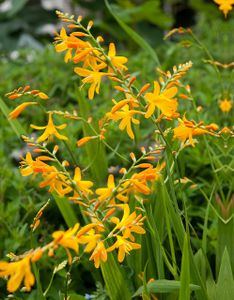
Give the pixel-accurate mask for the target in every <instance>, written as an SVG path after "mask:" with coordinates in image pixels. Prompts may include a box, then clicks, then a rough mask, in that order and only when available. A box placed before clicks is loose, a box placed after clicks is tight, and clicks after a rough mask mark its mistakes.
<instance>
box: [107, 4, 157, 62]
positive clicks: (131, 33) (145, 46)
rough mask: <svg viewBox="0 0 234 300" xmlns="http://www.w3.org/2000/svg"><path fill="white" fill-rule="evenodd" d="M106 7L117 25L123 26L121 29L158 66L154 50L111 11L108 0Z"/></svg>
mask: <svg viewBox="0 0 234 300" xmlns="http://www.w3.org/2000/svg"><path fill="white" fill-rule="evenodd" d="M105 4H106V7H107V8H108V10H109V12H110V13H111V15H112V16H113V17H114V18H115V20H116V21H117V22H118V23H119V25H120V26H121V27H122V28H123V30H124V31H125V32H126V33H127V34H128V35H129V37H130V38H131V39H133V40H134V41H135V42H136V43H137V44H138V45H139V46H140V47H141V48H142V49H144V50H145V51H147V52H148V54H149V55H150V56H151V57H152V59H153V60H154V62H155V63H156V64H157V66H160V62H159V59H158V56H157V54H156V52H155V50H154V49H153V48H152V47H151V46H150V45H149V44H148V43H147V42H146V41H145V40H144V39H143V38H142V37H141V36H140V35H139V34H138V33H136V32H135V31H134V30H132V29H131V28H130V27H129V26H128V25H127V24H125V23H124V22H123V21H122V20H121V19H120V18H119V17H118V16H117V14H116V13H115V12H114V11H113V9H112V7H111V5H110V4H109V2H108V0H105Z"/></svg>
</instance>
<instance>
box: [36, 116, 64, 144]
mask: <svg viewBox="0 0 234 300" xmlns="http://www.w3.org/2000/svg"><path fill="white" fill-rule="evenodd" d="M30 126H31V127H32V128H33V129H36V130H43V129H45V131H44V133H43V134H42V135H41V136H40V137H39V138H38V139H37V142H38V143H41V142H44V141H46V140H51V138H52V137H53V136H56V137H57V138H58V139H60V140H64V141H67V140H68V138H67V137H66V136H64V135H62V134H60V133H58V131H57V129H64V128H66V127H67V124H61V125H57V126H56V125H54V122H53V119H52V113H51V112H50V113H49V120H48V124H47V125H46V126H36V125H33V124H31V125H30Z"/></svg>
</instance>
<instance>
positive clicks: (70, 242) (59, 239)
mask: <svg viewBox="0 0 234 300" xmlns="http://www.w3.org/2000/svg"><path fill="white" fill-rule="evenodd" d="M79 226H80V225H79V224H78V223H76V224H75V225H74V226H73V228H69V229H68V230H67V231H62V230H59V231H55V232H54V233H53V234H52V237H53V238H54V241H53V245H55V246H56V245H59V246H62V247H63V248H64V249H65V250H66V252H67V255H68V261H69V263H70V264H71V262H72V256H71V254H70V251H69V249H72V250H74V251H75V252H76V253H78V251H79V244H78V239H77V237H76V233H77V231H78V229H79Z"/></svg>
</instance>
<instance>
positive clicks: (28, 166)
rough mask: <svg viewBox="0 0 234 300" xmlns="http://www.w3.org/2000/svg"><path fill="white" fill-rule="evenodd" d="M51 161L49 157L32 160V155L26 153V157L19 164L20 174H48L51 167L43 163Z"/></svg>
mask: <svg viewBox="0 0 234 300" xmlns="http://www.w3.org/2000/svg"><path fill="white" fill-rule="evenodd" d="M48 160H53V159H52V158H51V157H49V156H38V157H37V158H36V159H35V160H34V159H33V158H32V154H31V153H30V152H28V153H27V154H26V157H25V158H23V160H22V161H21V162H20V165H21V169H20V173H21V175H22V176H29V175H31V174H37V173H49V172H51V171H52V167H51V166H50V165H48V164H46V163H45V162H44V161H48Z"/></svg>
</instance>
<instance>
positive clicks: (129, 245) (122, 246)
mask: <svg viewBox="0 0 234 300" xmlns="http://www.w3.org/2000/svg"><path fill="white" fill-rule="evenodd" d="M116 238H117V241H116V242H115V243H114V244H113V245H112V246H111V247H109V248H107V252H111V251H113V250H114V249H116V248H119V250H118V261H119V262H120V263H121V262H122V261H123V260H124V258H125V255H126V254H129V252H130V251H131V250H133V249H140V248H141V245H140V244H138V243H133V242H130V241H128V240H127V239H126V238H125V235H124V236H120V235H117V236H116Z"/></svg>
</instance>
